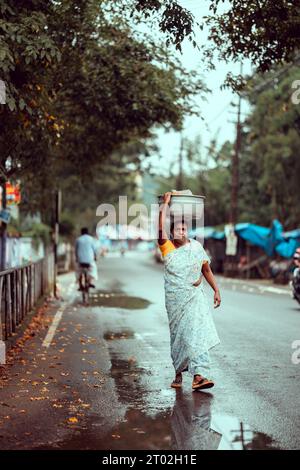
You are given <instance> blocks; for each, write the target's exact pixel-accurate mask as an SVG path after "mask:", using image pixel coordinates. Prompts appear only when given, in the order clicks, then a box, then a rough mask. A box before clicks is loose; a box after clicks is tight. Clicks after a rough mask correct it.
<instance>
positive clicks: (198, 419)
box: [39, 391, 279, 450]
mask: <svg viewBox="0 0 300 470" xmlns="http://www.w3.org/2000/svg"><path fill="white" fill-rule="evenodd" d="M175 393H176V398H175V403H174V406H173V408H169V409H167V410H165V411H163V412H159V413H157V414H156V415H155V416H149V415H148V414H147V412H146V411H145V410H142V409H139V406H134V405H135V403H134V402H132V403H131V406H130V407H129V408H128V409H127V411H126V413H125V416H124V418H123V419H122V420H120V421H119V423H118V424H117V425H116V426H114V427H113V428H111V429H107V427H105V426H104V425H103V421H100V420H99V416H96V415H94V416H90V417H89V419H88V420H87V421H86V422H85V425H84V429H78V430H77V431H73V434H72V435H69V436H68V438H67V439H65V440H64V441H62V442H58V443H55V444H52V445H50V446H49V445H48V446H43V447H39V449H61V450H76V449H78V450H79V449H80V450H88V449H89V450H275V449H279V448H278V447H276V446H275V443H274V442H273V441H272V439H271V438H270V437H269V436H267V435H265V434H263V433H258V432H255V431H253V430H251V429H250V428H249V426H247V425H245V424H244V423H241V422H240V421H239V420H238V419H237V418H235V417H233V416H227V415H214V414H211V403H212V400H213V395H211V394H209V393H205V392H193V393H190V392H189V393H186V394H184V392H181V391H177V392H175ZM128 397H129V394H128Z"/></svg>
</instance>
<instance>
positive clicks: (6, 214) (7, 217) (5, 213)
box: [0, 209, 10, 224]
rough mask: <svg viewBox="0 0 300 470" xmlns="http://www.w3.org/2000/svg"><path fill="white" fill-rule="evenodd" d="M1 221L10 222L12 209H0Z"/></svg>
mask: <svg viewBox="0 0 300 470" xmlns="http://www.w3.org/2000/svg"><path fill="white" fill-rule="evenodd" d="M0 221H1V222H4V223H5V224H8V223H9V221H10V211H9V210H7V209H1V210H0Z"/></svg>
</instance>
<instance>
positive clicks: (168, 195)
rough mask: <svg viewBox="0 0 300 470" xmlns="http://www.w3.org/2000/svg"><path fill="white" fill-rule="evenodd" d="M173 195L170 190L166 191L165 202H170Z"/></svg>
mask: <svg viewBox="0 0 300 470" xmlns="http://www.w3.org/2000/svg"><path fill="white" fill-rule="evenodd" d="M171 196H172V193H171V192H170V191H168V192H166V193H165V194H164V195H163V198H164V204H169V202H170V201H171Z"/></svg>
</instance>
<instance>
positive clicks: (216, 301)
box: [214, 290, 221, 308]
mask: <svg viewBox="0 0 300 470" xmlns="http://www.w3.org/2000/svg"><path fill="white" fill-rule="evenodd" d="M220 305H221V296H220V292H219V291H218V290H217V291H215V295H214V308H218V307H220Z"/></svg>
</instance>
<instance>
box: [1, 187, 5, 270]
mask: <svg viewBox="0 0 300 470" xmlns="http://www.w3.org/2000/svg"><path fill="white" fill-rule="evenodd" d="M1 188H2V209H3V210H4V211H5V210H6V181H5V180H3V183H2V184H1ZM6 236H7V224H6V223H5V222H4V221H2V222H1V256H0V261H1V266H0V271H4V270H5V268H6Z"/></svg>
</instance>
